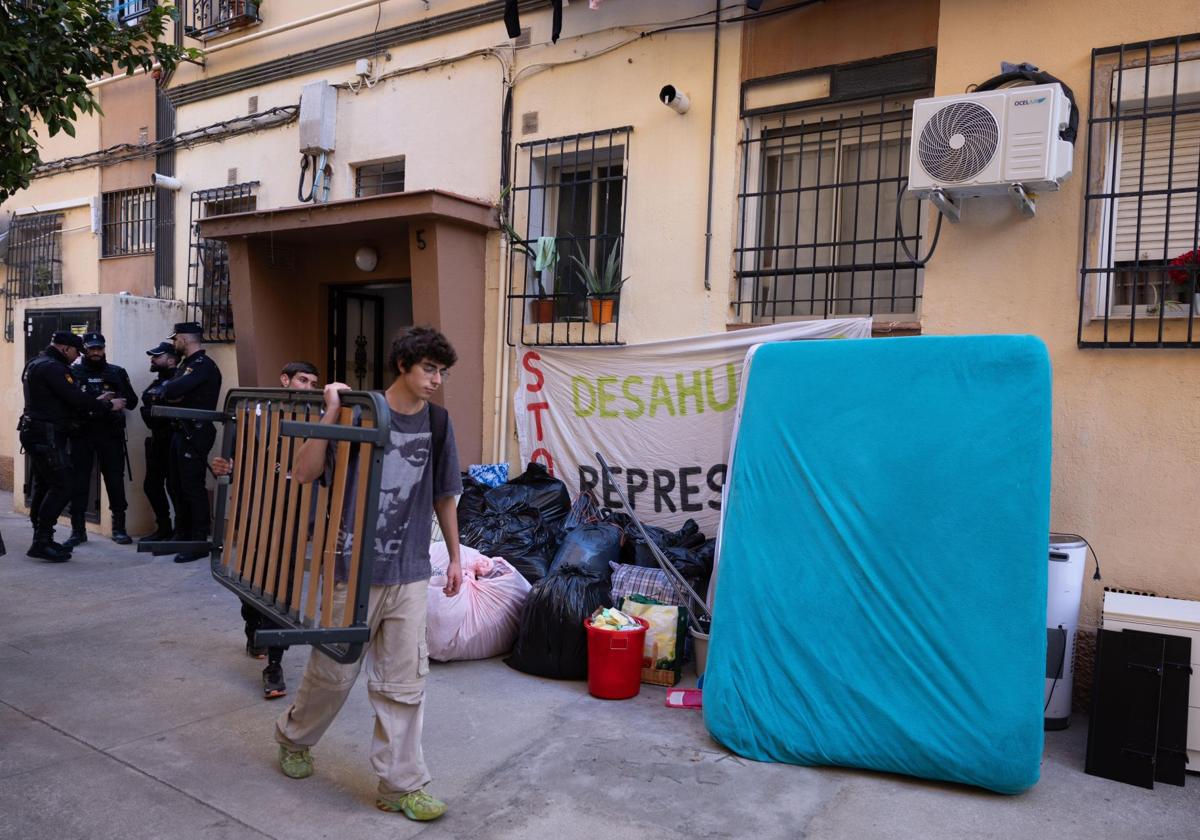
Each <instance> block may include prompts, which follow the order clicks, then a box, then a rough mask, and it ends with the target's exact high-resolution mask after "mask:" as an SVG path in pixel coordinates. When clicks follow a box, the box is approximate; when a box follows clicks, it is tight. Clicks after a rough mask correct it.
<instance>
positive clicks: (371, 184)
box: [354, 157, 404, 198]
mask: <svg viewBox="0 0 1200 840" xmlns="http://www.w3.org/2000/svg"><path fill="white" fill-rule="evenodd" d="M398 192H404V158H402V157H401V158H396V159H395V160H388V161H384V162H382V163H364V164H363V165H362V166H356V167H354V194H355V195H356V196H357V197H359V198H362V197H363V196H368V195H383V194H384V193H398Z"/></svg>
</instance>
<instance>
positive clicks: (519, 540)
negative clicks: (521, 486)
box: [458, 503, 558, 583]
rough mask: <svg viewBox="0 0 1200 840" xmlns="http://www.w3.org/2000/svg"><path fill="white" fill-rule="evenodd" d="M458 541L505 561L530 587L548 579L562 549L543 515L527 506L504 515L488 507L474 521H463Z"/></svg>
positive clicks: (521, 505) (521, 504)
mask: <svg viewBox="0 0 1200 840" xmlns="http://www.w3.org/2000/svg"><path fill="white" fill-rule="evenodd" d="M458 538H459V541H460V542H462V544H463V545H466V546H470V547H471V548H473V549H475V550H476V551H478V552H481V553H482V554H485V555H487V556H488V557H503V558H504V559H505V560H507V561H508V562H509V563H511V564H512V565H513V568H515V569H516V570H517V571H518V572H520V573H521V574H522V576H524V578H525V579H526V580H527V581H529V582H530V583H537V582H538V581H539V580H541V579H542V578H543V577H544V576H545V575H546V571H547V569H549V568H550V562H551V561H552V560H553V559H554V552H555V549H556V548H557V546H558V541H557V540H556V539H555V537H554V534H552V533H551V532H550V529H549V528H547V527H546V523H545V520H543V519H542V514H541V511H539V510H537V509H536V508H533V507H530V506H529V505H527V504H524V503H520V504H517V505H514V506H513V507H511V508H509V509H507V510H504V511H494V510H490V509H488V508H487V507H486V506H485V509H484V511H483V512H481V513H477V514H475V515H474V517H473V518H470V519H468V520H466V521H465V522H463V521H462V520H460V521H459V530H458Z"/></svg>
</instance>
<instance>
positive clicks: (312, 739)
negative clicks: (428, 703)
mask: <svg viewBox="0 0 1200 840" xmlns="http://www.w3.org/2000/svg"><path fill="white" fill-rule="evenodd" d="M428 588H429V581H428V580H418V581H414V582H413V583H402V584H395V585H391V586H372V587H371V597H370V601H369V604H368V609H367V623H368V624H369V625H370V628H371V640H370V641H369V642H368V643H367V645H366V647H365V648H364V651H363V656H361V657H359V659H358V661H357V662H353V663H351V664H349V665H342V664H340V663H338V662H334V661H333V660H332V659H330V658H329V657H328V656H326V655H325V654H323V653H320V652H319V651H317V650H313V651H312V653H311V654H310V655H309V658H308V665H307V666H306V667H305V669H304V677H303V679H302V681H301V683H300V690H299V691H298V692H297V693H296V702H295V703H293V704H292V705H291V706H290V707H289V708H288V709H287V711H285V712H284V713H283V714H282V715H280V716H279V719H278V720H277V721H276V722H275V740H276V741H278V742H279V743H280V744H283V745H284V746H285V747H288V748H289V749H300V748H302V747H311V746H313V745H314V744H316V743H317V741H319V740H320V739H321V736H322V735H324V734H325V730H326V729H328V728H329V725H330V724H331V723H333V719H334V717H336V716H337V713H338V711H339V710H340V709H341V708H342V704H343V703H345V702H346V697H347V696H348V695H349V694H350V689H351V688H353V687H354V681H355V680H356V679H357V678H358V672H359V671H360V670H361V669H362V665H363V662H364V660H365V661H366V663H367V697H368V699H369V700H370V701H371V706H372V708H373V709H374V710H375V729H374V733H373V735H372V738H371V767H372V768H373V769H374V770H375V773H376V775H378V776H379V792H380V793H382V794H397V793H399V794H404V793H410V792H411V791H414V790H419V789H421V788H423V787H425V785H427V784H429V781H430V778H431V777H430V775H429V770H428V769H427V768H426V766H425V756H424V754H423V753H422V751H421V728H422V724H423V720H424V704H425V675H426V674H428V673H429V651H428V648H427V647H426V644H425V606H426V597H427V596H426V591H427V590H428ZM333 601H334V610H333V614H334V615H341V614H342V607H343V605H344V604H345V603H346V585H345V584H344V583H339V584H337V586H336V587H335V588H334V593H333Z"/></svg>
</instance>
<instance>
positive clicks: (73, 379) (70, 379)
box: [63, 373, 75, 385]
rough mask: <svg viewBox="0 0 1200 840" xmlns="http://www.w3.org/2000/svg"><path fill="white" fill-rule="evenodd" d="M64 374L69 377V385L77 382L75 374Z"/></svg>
mask: <svg viewBox="0 0 1200 840" xmlns="http://www.w3.org/2000/svg"><path fill="white" fill-rule="evenodd" d="M63 375H64V376H66V377H67V384H68V385H74V384H75V378H74V377H73V376H71V374H69V373H67V374H63Z"/></svg>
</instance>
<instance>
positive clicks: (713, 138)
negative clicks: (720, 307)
mask: <svg viewBox="0 0 1200 840" xmlns="http://www.w3.org/2000/svg"><path fill="white" fill-rule="evenodd" d="M715 15H716V22H715V23H714V24H713V72H712V96H711V97H710V98H709V103H708V107H709V108H710V109H711V111H712V117H711V118H710V120H709V124H708V208H707V209H706V210H705V211H704V289H705V291H709V290H711V289H712V278H711V277H710V276H709V272H710V271H711V270H712V214H713V167H714V166H715V165H716V147H717V71H718V69H719V67H718V61H719V60H720V58H721V0H717V11H716V12H715Z"/></svg>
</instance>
